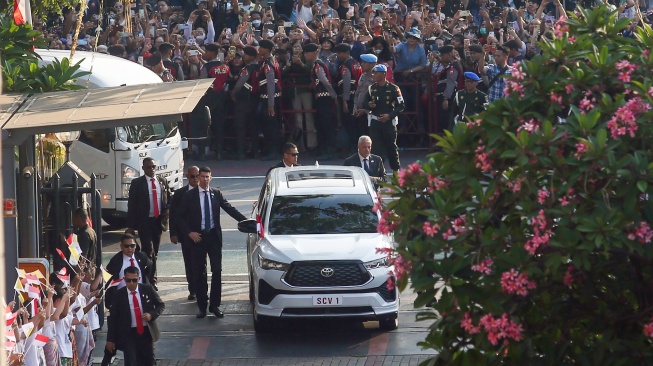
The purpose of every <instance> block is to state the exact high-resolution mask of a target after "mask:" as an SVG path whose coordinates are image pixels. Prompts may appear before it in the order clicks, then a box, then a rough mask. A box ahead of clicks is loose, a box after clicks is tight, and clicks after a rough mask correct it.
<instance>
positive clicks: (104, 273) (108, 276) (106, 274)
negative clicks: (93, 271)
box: [100, 264, 113, 283]
mask: <svg viewBox="0 0 653 366" xmlns="http://www.w3.org/2000/svg"><path fill="white" fill-rule="evenodd" d="M100 269H101V270H102V278H103V279H104V282H105V283H109V281H111V277H113V276H112V275H111V273H109V272H107V270H106V269H104V266H103V265H101V264H100Z"/></svg>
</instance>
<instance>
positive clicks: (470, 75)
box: [465, 71, 481, 81]
mask: <svg viewBox="0 0 653 366" xmlns="http://www.w3.org/2000/svg"><path fill="white" fill-rule="evenodd" d="M465 79H469V80H472V81H481V78H479V77H478V75H476V74H475V73H473V72H471V71H467V72H466V73H465Z"/></svg>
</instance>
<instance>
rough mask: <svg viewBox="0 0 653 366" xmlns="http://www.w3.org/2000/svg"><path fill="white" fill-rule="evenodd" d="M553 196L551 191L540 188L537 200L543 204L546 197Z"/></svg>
mask: <svg viewBox="0 0 653 366" xmlns="http://www.w3.org/2000/svg"><path fill="white" fill-rule="evenodd" d="M549 197H551V192H549V191H547V190H546V189H540V190H539V191H537V202H539V204H540V205H543V204H545V203H546V199H547V198H549Z"/></svg>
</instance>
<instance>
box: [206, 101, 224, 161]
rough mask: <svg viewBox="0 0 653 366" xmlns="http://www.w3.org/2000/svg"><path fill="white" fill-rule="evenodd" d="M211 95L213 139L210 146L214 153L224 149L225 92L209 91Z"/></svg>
mask: <svg viewBox="0 0 653 366" xmlns="http://www.w3.org/2000/svg"><path fill="white" fill-rule="evenodd" d="M208 93H212V94H213V96H212V97H211V103H212V105H209V108H211V132H212V133H213V139H212V140H211V146H212V147H213V150H214V151H215V152H216V153H222V152H223V151H224V114H225V113H224V104H225V98H226V93H225V92H224V91H221V92H217V93H215V92H211V91H209V92H208Z"/></svg>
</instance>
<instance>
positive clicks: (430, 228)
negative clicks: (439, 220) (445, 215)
mask: <svg viewBox="0 0 653 366" xmlns="http://www.w3.org/2000/svg"><path fill="white" fill-rule="evenodd" d="M422 230H423V231H424V234H426V235H428V236H430V237H434V236H435V234H437V233H438V230H440V225H438V224H433V225H431V223H430V222H428V221H426V222H425V223H424V226H422Z"/></svg>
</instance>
